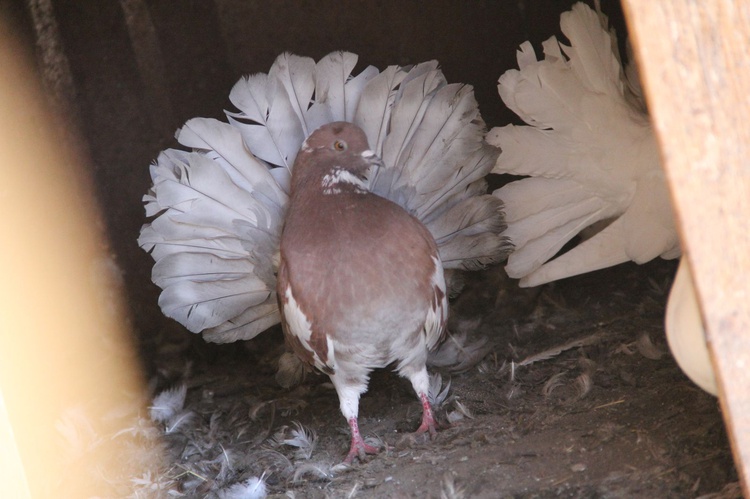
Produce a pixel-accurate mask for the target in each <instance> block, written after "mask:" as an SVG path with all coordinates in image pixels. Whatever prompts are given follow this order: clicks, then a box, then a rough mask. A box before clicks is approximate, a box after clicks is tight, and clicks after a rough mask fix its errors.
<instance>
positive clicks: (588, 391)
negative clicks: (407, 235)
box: [153, 261, 740, 498]
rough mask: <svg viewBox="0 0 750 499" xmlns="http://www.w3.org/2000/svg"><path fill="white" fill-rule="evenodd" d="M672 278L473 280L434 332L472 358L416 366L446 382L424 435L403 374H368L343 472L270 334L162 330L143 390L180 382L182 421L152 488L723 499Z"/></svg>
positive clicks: (669, 271)
mask: <svg viewBox="0 0 750 499" xmlns="http://www.w3.org/2000/svg"><path fill="white" fill-rule="evenodd" d="M674 271H675V265H674V263H673V262H661V261H660V262H653V263H651V264H648V265H646V266H643V267H639V266H636V265H634V264H630V265H623V266H620V267H617V268H614V269H609V270H605V271H601V272H598V273H594V274H591V275H587V276H582V277H577V278H572V279H568V280H566V281H563V282H560V283H557V284H555V285H549V286H546V287H544V288H543V289H541V290H537V291H531V292H522V291H520V290H519V289H518V288H517V286H516V284H515V283H514V282H511V281H509V280H507V278H504V277H503V276H504V274H503V272H502V270H501V269H500V268H494V269H489V270H487V271H484V272H481V273H479V274H477V275H474V276H473V277H471V278H470V279H469V284H468V285H467V289H466V290H465V292H464V293H463V294H462V295H461V296H460V297H459V298H458V299H457V300H456V301H455V302H454V304H453V309H452V313H453V319H452V321H451V329H452V331H453V333H454V334H457V335H458V336H459V337H460V336H461V335H462V334H466V335H467V339H468V343H469V344H475V345H476V344H481V342H482V341H483V340H486V341H487V344H486V345H485V346H484V351H486V352H487V353H486V356H484V357H481V353H480V359H481V360H480V361H479V362H478V364H476V365H475V366H473V367H471V368H470V369H468V370H466V371H465V372H462V373H456V372H451V369H449V368H443V369H441V370H440V371H438V370H435V369H432V371H433V372H441V377H442V382H443V389H445V387H446V385H448V383H449V384H450V386H449V390H448V392H447V393H446V394H442V397H439V398H442V399H443V400H442V403H441V405H440V408H439V409H438V415H439V418H440V422H441V426H442V429H441V431H440V432H439V433H438V435H437V438H435V439H434V440H433V441H424V440H423V439H416V438H413V436H412V435H411V432H413V431H414V430H415V429H416V427H417V425H418V422H419V417H420V404H419V402H418V401H417V399H416V397H415V396H414V394H413V392H412V390H411V387H410V385H409V384H408V382H406V381H405V380H402V379H400V378H399V377H398V376H397V375H395V374H393V373H391V372H389V371H387V370H384V371H378V372H376V373H375V374H374V375H373V377H372V380H371V382H370V390H369V392H368V393H367V394H365V395H364V396H363V398H362V401H361V405H360V428H361V430H362V432H363V434H364V436H365V437H366V438H370V439H371V441H372V442H374V443H377V444H378V445H379V446H381V447H382V450H381V452H380V454H378V455H376V456H372V457H371V458H369V459H368V460H367V462H365V463H356V462H355V464H354V465H353V466H352V467H350V468H348V469H343V470H342V469H336V468H335V465H337V464H338V463H340V462H341V460H342V459H343V457H344V456H345V454H346V451H347V450H348V442H349V440H348V439H349V437H348V428H347V425H346V422H345V420H344V418H343V417H342V416H341V414H340V412H339V409H338V400H337V397H336V393H335V391H334V390H333V388H332V386H331V384H330V382H329V381H328V379H327V377H325V376H320V375H309V376H307V378H306V380H305V381H304V383H303V384H302V385H301V386H298V387H296V388H294V389H291V390H283V389H281V388H279V386H278V385H277V384H276V382H275V380H274V377H273V376H274V373H275V369H276V359H277V358H278V356H279V354H280V353H281V351H282V350H283V344H282V342H281V339H280V334H279V333H278V331H271V332H267V333H265V334H264V335H262V336H261V337H259V338H258V339H256V340H254V341H251V342H247V343H246V344H245V345H244V348H243V346H241V345H238V344H234V345H224V346H216V345H206V344H201V343H200V342H194V341H190V340H191V338H186V337H185V336H184V335H183V336H180V334H179V332H174V333H167V332H164V334H165V335H169V336H170V337H171V338H172V341H171V342H170V341H164V338H163V337H162V338H160V340H159V342H158V345H157V348H156V351H157V352H159V353H158V354H157V355H156V356H155V357H154V359H153V360H154V362H155V367H156V371H157V372H158V373H160V374H159V378H158V382H157V385H158V386H159V387H161V388H167V387H173V386H178V385H180V384H185V385H186V386H187V387H188V391H187V403H186V410H188V411H190V412H192V413H194V417H193V418H192V420H191V421H190V422H189V423H188V424H186V425H185V426H184V427H182V428H181V429H178V430H177V431H175V432H173V433H172V434H168V435H166V436H165V437H166V439H167V442H168V443H169V449H170V453H171V458H172V460H173V461H172V462H173V465H172V467H171V469H170V470H169V471H168V473H167V475H169V476H170V477H171V478H173V479H174V482H173V483H171V484H170V487H174V488H175V489H176V490H182V491H184V492H186V493H187V494H188V495H189V496H191V497H193V496H195V497H199V496H204V495H207V494H212V493H221V492H222V491H225V492H226V490H228V489H227V486H228V485H230V484H231V483H236V482H241V481H242V480H245V479H247V478H248V477H251V476H255V477H260V476H262V477H263V478H264V480H265V482H266V484H267V487H268V492H269V494H270V496H271V497H274V496H276V497H312V498H316V497H320V498H323V497H446V498H458V497H467V498H468V497H480V498H481V497H486V498H496V497H517V498H527V497H528V498H531V497H534V498H537V497H576V498H579V497H608V498H609V497H612V498H614V497H644V498H646V497H652V498H669V497H674V498H685V497H704V498H708V497H712V498H719V497H721V498H729V497H740V493H739V490H738V487H737V477H736V473H735V471H734V468H733V464H732V457H731V453H730V451H729V447H728V443H727V438H726V434H725V431H724V426H723V423H722V420H721V415H720V412H719V408H718V403H717V400H716V399H715V398H714V397H712V396H710V395H707V394H706V393H704V392H702V391H701V390H700V389H698V388H697V387H696V386H694V385H693V384H692V383H691V382H690V381H689V380H688V379H687V378H686V377H685V376H684V375H683V374H682V372H681V371H680V370H679V368H678V367H677V366H676V364H675V362H674V360H673V358H672V357H671V356H670V354H669V353H668V349H667V346H666V342H665V337H664V331H663V325H662V320H663V315H664V307H665V301H666V292H667V291H668V289H669V284H670V282H671V278H672V276H673V274H674ZM477 342H479V343H477ZM159 345H160V346H159ZM481 351H482V350H480V352H481ZM157 391H158V390H157ZM449 420H450V422H449ZM296 424H301V425H302V426H303V427H305V428H306V429H307V430H309V431H313V432H315V433H316V434H317V444H316V445H315V446H314V448H312V450H311V452H310V453H309V456H303V455H302V454H304V452H300V448H298V447H295V446H293V445H284V444H281V445H280V444H279V442H280V441H283V440H285V439H291V438H292V437H293V433H292V431H293V430H294V429H296V426H295V425H296ZM196 449H201V451H200V452H198V451H197V450H196ZM303 450H304V449H303ZM222 456H224V458H222ZM217 458H218V459H217ZM227 469H229V471H228V470H227ZM198 477H200V478H198Z"/></svg>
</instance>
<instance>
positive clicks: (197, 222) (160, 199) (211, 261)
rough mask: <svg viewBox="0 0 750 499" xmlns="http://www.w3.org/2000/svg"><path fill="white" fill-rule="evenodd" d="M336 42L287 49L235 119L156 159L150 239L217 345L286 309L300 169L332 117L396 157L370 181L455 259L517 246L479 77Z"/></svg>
mask: <svg viewBox="0 0 750 499" xmlns="http://www.w3.org/2000/svg"><path fill="white" fill-rule="evenodd" d="M356 64H357V56H356V55H355V54H351V53H346V52H334V53H331V54H329V55H327V56H326V57H324V58H323V59H321V60H320V61H319V62H318V63H315V62H314V61H313V60H312V59H309V58H305V57H299V56H295V55H292V54H282V55H280V56H279V57H278V58H277V59H276V61H275V62H274V64H273V66H272V67H271V69H270V71H269V73H268V74H267V75H266V74H256V75H252V76H249V77H246V78H242V79H241V80H240V81H239V82H237V84H236V85H235V86H234V88H233V89H232V91H231V92H230V95H229V98H230V101H231V102H232V103H233V104H234V106H235V107H236V108H237V111H233V112H227V118H228V123H222V122H220V121H217V120H212V119H202V118H196V119H193V120H189V121H188V122H187V123H186V124H185V125H184V126H183V128H182V129H181V130H179V131H178V133H177V140H178V141H179V142H180V144H182V145H183V146H185V147H188V148H191V149H192V150H193V152H185V151H179V150H174V149H170V150H167V151H164V152H163V153H161V154H160V155H159V157H158V159H157V161H156V163H155V164H154V165H152V167H151V177H152V180H153V187H152V189H151V191H150V192H149V193H148V194H147V195H146V196H144V202H145V203H146V213H147V215H148V216H150V217H155V218H153V220H151V221H150V223H148V224H146V225H145V226H144V227H143V229H142V230H141V236H140V238H139V244H140V245H141V247H143V248H144V249H145V250H147V251H149V252H150V253H151V255H152V256H153V257H154V260H155V261H156V264H155V265H154V269H153V275H152V277H153V280H154V282H155V283H156V284H157V285H159V286H160V287H161V288H162V289H163V292H162V294H161V297H160V299H159V304H160V306H161V307H162V310H163V311H164V313H165V314H166V315H167V316H169V317H172V318H174V319H176V320H178V321H179V322H180V323H182V324H183V325H184V326H185V327H187V328H188V329H189V330H190V331H193V332H199V331H202V332H203V334H204V337H205V338H206V339H207V340H209V341H214V342H229V341H235V340H240V339H250V338H252V337H254V336H255V335H257V334H259V333H260V332H262V331H263V330H265V329H267V328H268V327H271V326H273V325H274V324H277V323H278V322H279V320H280V316H279V311H278V307H277V304H276V294H275V287H276V282H275V280H276V278H275V274H276V270H277V268H278V243H279V237H280V232H281V227H282V224H283V217H284V213H285V209H286V204H287V201H288V193H289V182H290V176H291V168H292V165H293V163H294V159H295V157H296V155H297V152H298V151H299V149H300V147H301V145H302V142H303V140H304V139H305V138H306V136H307V135H308V134H309V133H311V132H312V131H313V130H315V129H316V128H318V127H319V126H321V125H323V124H325V123H328V122H331V121H340V120H344V121H350V122H353V123H355V124H357V125H358V126H360V127H362V129H363V130H364V131H365V133H366V135H367V137H368V140H369V142H370V147H371V149H372V150H373V151H375V152H376V154H378V155H379V156H381V157H384V159H386V161H384V162H383V165H382V166H381V167H379V168H376V169H375V171H373V172H372V175H371V178H370V179H369V188H370V189H371V190H372V191H373V192H375V193H376V194H379V195H381V196H383V197H386V198H388V199H391V200H392V201H395V202H397V203H399V204H400V205H401V206H403V207H404V208H405V209H407V210H408V211H409V212H410V213H412V214H414V215H415V216H417V217H419V218H420V219H421V220H422V221H423V222H424V223H425V225H426V226H427V228H428V229H429V230H430V231H432V233H433V235H434V236H435V238H436V239H437V242H438V246H439V250H440V255H441V257H444V264H445V266H446V267H449V268H477V267H481V266H483V265H486V264H488V263H493V262H496V261H499V260H501V259H503V258H504V257H505V255H506V254H507V252H508V251H509V249H510V246H509V244H508V241H507V239H506V238H505V237H504V236H503V235H501V233H502V231H503V229H504V227H505V225H504V222H503V213H502V208H503V205H502V202H500V201H499V200H498V199H497V198H493V197H492V196H489V195H484V194H485V191H486V184H485V183H484V180H483V178H484V177H485V175H486V174H487V173H489V171H490V169H491V168H492V166H493V164H494V162H495V159H496V157H497V154H498V151H497V150H496V149H495V148H493V147H491V146H489V145H488V144H486V143H485V142H484V141H483V134H484V122H483V121H482V119H481V116H480V115H479V111H478V108H477V104H476V101H475V99H474V96H473V92H472V89H471V87H469V86H467V85H461V84H448V83H447V82H446V81H445V77H444V76H443V74H442V72H441V71H440V69H438V65H437V62H435V61H429V62H425V63H422V64H418V65H416V66H414V67H398V66H389V67H388V68H386V69H385V70H384V71H382V72H379V71H378V70H377V69H376V68H374V67H372V66H369V67H367V68H365V69H364V70H363V71H361V72H360V73H358V74H356V75H354V74H353V71H354V69H355V67H356Z"/></svg>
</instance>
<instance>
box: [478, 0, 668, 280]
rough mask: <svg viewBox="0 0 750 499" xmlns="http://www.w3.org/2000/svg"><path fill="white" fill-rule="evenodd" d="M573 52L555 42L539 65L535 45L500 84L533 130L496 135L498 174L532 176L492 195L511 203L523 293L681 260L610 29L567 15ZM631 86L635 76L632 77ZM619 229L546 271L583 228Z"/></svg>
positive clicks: (513, 267)
mask: <svg viewBox="0 0 750 499" xmlns="http://www.w3.org/2000/svg"><path fill="white" fill-rule="evenodd" d="M560 26H561V28H562V31H563V33H564V34H565V35H566V36H567V38H568V40H570V42H571V46H570V47H568V46H565V45H562V44H561V43H559V42H558V41H557V40H556V39H555V38H554V37H553V38H551V39H549V40H547V41H546V42H545V43H544V44H543V49H544V54H545V58H544V59H543V60H537V59H536V56H535V55H534V51H533V48H532V47H531V44H529V43H528V42H526V43H524V44H523V45H521V49H520V51H519V53H518V65H519V69H518V70H511V71H507V72H506V73H505V74H503V76H501V77H500V80H499V85H498V91H499V93H500V96H501V98H502V99H503V102H505V104H506V105H507V106H508V107H509V108H510V109H511V110H513V111H514V112H515V113H516V114H517V115H518V116H519V117H520V118H522V119H523V120H524V121H525V122H526V123H528V124H529V125H530V126H527V127H518V126H513V125H508V126H505V127H501V128H494V129H492V130H491V131H490V133H489V134H488V135H487V141H488V142H489V143H491V144H493V145H496V146H498V147H500V148H501V150H502V153H501V154H500V156H499V157H498V159H497V164H496V165H495V168H494V170H493V171H494V172H496V173H511V174H515V175H530V176H531V177H530V178H525V179H522V180H519V181H515V182H511V183H509V184H507V185H505V186H504V187H502V188H501V189H499V190H497V191H495V192H494V193H493V194H494V195H496V196H498V197H500V198H501V199H503V200H504V201H505V203H506V204H507V213H506V220H507V222H508V229H507V231H506V235H507V236H508V237H509V238H510V239H511V241H512V242H513V243H514V245H515V252H514V253H513V254H512V255H511V256H510V257H509V258H508V266H507V271H508V274H509V275H510V276H512V277H516V278H521V285H522V286H534V285H538V284H543V283H545V282H549V281H552V280H556V279H562V278H565V277H569V276H572V275H576V274H580V273H584V272H589V271H592V270H596V269H600V268H604V267H608V266H611V265H615V264H618V263H621V262H624V261H628V260H633V261H636V262H639V263H643V262H646V261H648V260H650V259H652V258H655V257H657V256H662V257H665V258H674V257H675V256H677V255H679V241H678V239H677V233H676V230H675V225H674V219H673V216H672V211H671V207H670V204H669V196H668V193H667V190H666V183H665V180H664V174H663V172H662V170H661V166H660V163H659V155H658V149H657V147H656V140H655V137H654V134H653V131H652V129H651V126H650V124H649V120H648V116H647V115H645V114H644V109H645V106H643V103H642V102H640V101H639V98H638V96H637V95H635V94H633V93H632V92H631V89H633V88H637V85H634V84H632V83H628V82H627V81H626V78H625V74H624V71H623V69H622V65H621V62H620V57H619V53H618V51H617V42H616V38H615V36H614V32H612V31H609V30H608V28H607V18H606V16H604V15H603V14H602V13H601V12H600V11H599V7H598V4H597V11H596V12H595V11H593V10H592V9H591V8H589V7H588V6H586V5H585V4H582V3H578V4H576V5H574V6H573V8H572V10H571V11H570V12H566V13H564V14H563V15H562V16H561V21H560ZM631 78H632V75H631ZM609 219H616V220H615V221H614V222H612V223H611V224H610V225H608V226H607V227H606V228H605V229H604V230H602V231H601V232H599V233H598V234H596V235H594V236H593V237H592V238H591V239H589V240H587V241H585V242H583V243H581V244H579V245H578V246H577V247H575V248H573V249H572V250H570V251H568V252H567V253H566V254H564V255H562V256H559V257H557V258H555V259H554V260H551V261H550V259H551V258H553V257H554V256H555V255H556V254H557V253H558V251H560V250H561V249H562V248H563V246H564V245H565V244H566V243H567V242H568V241H570V240H571V239H572V238H573V237H575V236H576V235H577V234H578V233H579V232H580V231H581V230H583V229H585V228H586V227H588V226H590V225H592V224H594V223H596V222H599V221H602V220H609Z"/></svg>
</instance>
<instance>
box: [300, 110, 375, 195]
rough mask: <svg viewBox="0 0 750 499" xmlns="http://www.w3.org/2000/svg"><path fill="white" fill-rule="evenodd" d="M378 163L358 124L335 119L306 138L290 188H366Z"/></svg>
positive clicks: (335, 191) (326, 191) (335, 190)
mask: <svg viewBox="0 0 750 499" xmlns="http://www.w3.org/2000/svg"><path fill="white" fill-rule="evenodd" d="M379 163H380V160H379V158H378V157H377V156H376V155H375V153H374V152H372V151H371V150H370V147H369V145H368V143H367V136H366V135H365V133H364V132H363V131H362V129H361V128H359V127H358V126H356V125H354V124H352V123H348V122H345V121H337V122H334V123H328V124H326V125H323V126H321V127H320V128H318V129H317V130H315V131H314V132H313V133H311V134H310V136H309V137H308V138H307V140H305V142H304V143H303V144H302V148H301V149H300V151H299V154H297V159H296V160H295V162H294V169H293V173H292V192H293V193H294V192H295V191H296V190H298V189H301V188H304V189H308V188H319V189H320V190H322V192H323V194H340V193H342V192H358V193H364V192H368V187H369V175H370V171H371V169H372V168H373V167H374V166H376V165H378V164H379Z"/></svg>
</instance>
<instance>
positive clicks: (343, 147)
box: [333, 140, 346, 151]
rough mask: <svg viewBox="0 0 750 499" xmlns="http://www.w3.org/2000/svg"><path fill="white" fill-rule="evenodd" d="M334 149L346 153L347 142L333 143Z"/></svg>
mask: <svg viewBox="0 0 750 499" xmlns="http://www.w3.org/2000/svg"><path fill="white" fill-rule="evenodd" d="M333 148H334V149H335V150H337V151H346V142H344V141H343V140H337V141H336V142H334V143H333Z"/></svg>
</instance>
